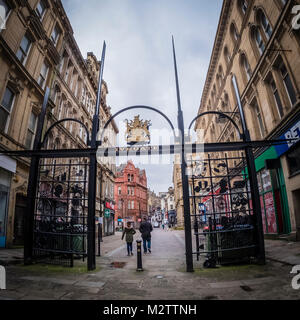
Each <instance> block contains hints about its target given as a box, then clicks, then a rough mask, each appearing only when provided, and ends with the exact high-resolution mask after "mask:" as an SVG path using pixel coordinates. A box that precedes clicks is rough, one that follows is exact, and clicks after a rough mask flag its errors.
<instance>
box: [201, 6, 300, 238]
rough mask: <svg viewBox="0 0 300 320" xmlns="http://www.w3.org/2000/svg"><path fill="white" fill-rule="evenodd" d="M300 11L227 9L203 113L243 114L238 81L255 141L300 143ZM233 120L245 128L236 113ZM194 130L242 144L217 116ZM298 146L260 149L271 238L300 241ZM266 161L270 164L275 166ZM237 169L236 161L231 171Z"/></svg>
mask: <svg viewBox="0 0 300 320" xmlns="http://www.w3.org/2000/svg"><path fill="white" fill-rule="evenodd" d="M295 5H299V1H291V0H274V1H262V0H235V1H229V0H225V1H224V2H223V7H222V12H221V16H220V21H219V25H218V29H217V34H216V38H215V43H214V47H213V52H212V56H211V60H210V65H209V69H208V73H207V78H206V82H205V85H204V90H203V94H202V98H201V104H200V108H199V111H198V112H199V113H202V112H205V111H211V110H217V111H221V112H229V113H230V112H238V109H237V100H236V96H235V92H234V88H233V84H232V77H233V75H235V77H236V79H237V84H238V88H239V91H240V96H241V100H242V104H243V108H244V112H245V117H246V122H247V126H248V129H249V131H250V135H251V139H252V140H266V139H280V138H296V139H298V138H299V137H300V112H299V108H300V107H299V105H300V64H299V58H300V55H299V54H300V30H299V28H294V27H293V26H294V24H293V21H294V18H295V14H294V13H293V7H294V6H295ZM231 115H232V117H233V118H234V119H235V121H236V122H237V123H239V121H240V120H239V116H238V114H231ZM195 129H200V130H204V141H205V142H220V141H222V142H226V141H238V140H239V137H238V136H237V133H236V130H235V129H234V127H233V126H232V124H231V123H230V122H229V121H221V120H220V119H217V118H216V117H215V116H214V115H210V116H206V117H202V118H200V119H199V121H198V122H197V124H196V127H195ZM297 141H298V140H295V141H293V142H291V143H285V144H283V145H279V146H272V147H269V148H263V149H260V150H255V158H256V170H257V177H258V182H259V188H260V199H261V205H262V219H263V225H264V232H265V234H266V235H270V236H284V237H285V236H288V237H290V236H292V237H294V236H295V235H296V234H297V231H298V238H299V230H300V229H299V228H300V215H299V212H300V211H299V208H300V202H299V195H300V176H299V173H300V166H299V154H300V151H299V150H300V146H299V142H298V143H297ZM226 155H227V156H228V157H234V156H238V155H239V156H241V155H242V154H241V153H237V152H235V153H234V152H232V153H230V152H228V153H227V154H226ZM214 156H215V157H218V156H222V157H224V153H223V154H222V155H217V154H214ZM266 160H272V163H273V164H272V167H270V166H269V165H268V164H267V163H266ZM235 165H236V163H235V161H234V160H231V161H230V166H231V167H234V166H235Z"/></svg>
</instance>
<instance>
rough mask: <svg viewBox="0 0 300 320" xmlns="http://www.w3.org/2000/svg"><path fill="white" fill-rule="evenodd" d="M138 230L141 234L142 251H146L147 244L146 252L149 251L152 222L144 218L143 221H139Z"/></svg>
mask: <svg viewBox="0 0 300 320" xmlns="http://www.w3.org/2000/svg"><path fill="white" fill-rule="evenodd" d="M139 230H140V232H141V234H142V239H143V245H144V253H145V254H146V253H147V246H148V252H149V253H151V232H152V230H153V228H152V224H151V223H150V222H148V221H147V218H144V221H143V222H142V223H141V225H140V229H139Z"/></svg>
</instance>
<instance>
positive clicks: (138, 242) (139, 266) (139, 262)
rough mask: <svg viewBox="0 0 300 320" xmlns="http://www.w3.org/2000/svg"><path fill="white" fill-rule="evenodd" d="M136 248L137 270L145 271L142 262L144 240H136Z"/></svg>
mask: <svg viewBox="0 0 300 320" xmlns="http://www.w3.org/2000/svg"><path fill="white" fill-rule="evenodd" d="M136 248H137V268H136V271H144V270H143V264H142V241H141V240H136Z"/></svg>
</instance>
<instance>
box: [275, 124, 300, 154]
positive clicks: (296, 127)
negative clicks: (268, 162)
mask: <svg viewBox="0 0 300 320" xmlns="http://www.w3.org/2000/svg"><path fill="white" fill-rule="evenodd" d="M281 139H282V140H284V139H295V140H294V141H289V142H285V143H282V144H279V145H275V149H276V153H277V155H278V156H279V157H280V156H281V155H282V154H283V153H285V152H287V151H288V150H289V149H290V148H291V147H292V146H293V145H294V144H296V143H297V142H298V141H299V140H300V119H299V120H298V121H296V123H294V124H293V125H292V126H291V127H290V128H289V130H287V131H286V132H285V133H284V134H283V135H282V136H281V137H279V140H281Z"/></svg>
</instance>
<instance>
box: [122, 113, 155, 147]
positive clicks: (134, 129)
mask: <svg viewBox="0 0 300 320" xmlns="http://www.w3.org/2000/svg"><path fill="white" fill-rule="evenodd" d="M125 122H126V124H127V130H126V133H125V139H126V141H127V144H129V145H135V144H149V143H150V131H149V127H150V126H151V125H152V124H151V121H150V120H145V121H144V120H140V116H139V115H138V116H135V117H134V120H131V121H128V120H127V119H126V120H125Z"/></svg>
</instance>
